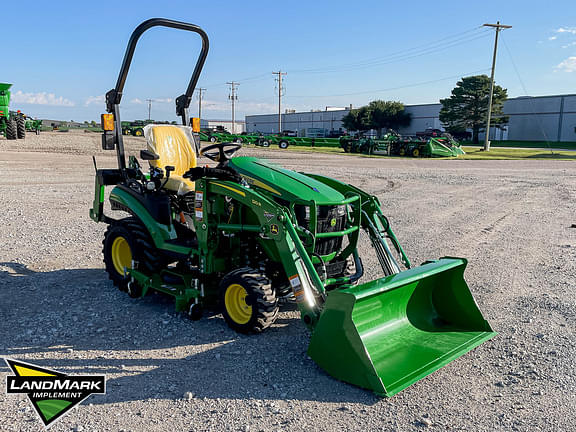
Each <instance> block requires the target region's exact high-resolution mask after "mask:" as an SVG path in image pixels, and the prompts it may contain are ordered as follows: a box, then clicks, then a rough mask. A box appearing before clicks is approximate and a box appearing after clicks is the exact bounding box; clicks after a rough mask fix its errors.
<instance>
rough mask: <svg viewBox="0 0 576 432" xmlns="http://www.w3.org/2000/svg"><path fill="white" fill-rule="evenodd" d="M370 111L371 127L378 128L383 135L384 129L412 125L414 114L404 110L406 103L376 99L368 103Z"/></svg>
mask: <svg viewBox="0 0 576 432" xmlns="http://www.w3.org/2000/svg"><path fill="white" fill-rule="evenodd" d="M368 110H369V111H370V123H371V124H370V126H371V129H377V130H378V135H379V136H381V135H382V129H384V128H386V129H398V128H399V127H402V126H408V125H410V122H411V121H412V116H411V115H410V113H407V112H406V111H404V104H403V103H402V102H395V101H383V100H376V101H372V102H370V104H369V105H368Z"/></svg>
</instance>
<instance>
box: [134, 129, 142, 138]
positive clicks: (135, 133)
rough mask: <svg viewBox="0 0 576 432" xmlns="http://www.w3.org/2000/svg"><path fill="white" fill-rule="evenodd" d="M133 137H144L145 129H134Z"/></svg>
mask: <svg viewBox="0 0 576 432" xmlns="http://www.w3.org/2000/svg"><path fill="white" fill-rule="evenodd" d="M132 135H134V136H137V137H141V136H144V129H142V128H138V129H134V131H133V132H132Z"/></svg>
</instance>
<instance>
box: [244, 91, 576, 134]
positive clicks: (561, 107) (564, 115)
mask: <svg viewBox="0 0 576 432" xmlns="http://www.w3.org/2000/svg"><path fill="white" fill-rule="evenodd" d="M441 107H442V105H441V104H439V103H436V104H422V105H406V111H407V112H409V113H410V114H412V122H411V123H410V126H408V127H406V128H401V129H400V130H399V132H400V133H401V134H404V135H415V134H416V132H420V131H424V130H425V129H427V128H434V129H442V123H441V122H440V118H439V114H440V108H441ZM349 110H350V108H345V109H338V110H332V109H329V108H328V109H327V110H326V111H310V112H294V113H285V114H282V129H283V130H290V131H295V132H297V133H298V136H325V135H327V134H329V133H330V131H340V130H343V129H344V128H343V126H342V122H341V119H342V117H344V116H345V115H346V114H347V113H348V112H349ZM504 114H506V115H508V116H510V121H509V123H508V126H507V128H506V130H498V129H492V130H491V132H490V137H491V139H495V140H511V141H549V142H576V94H567V95H554V96H534V97H530V96H522V97H517V98H511V99H508V100H507V101H506V102H504ZM246 131H247V132H262V133H264V134H267V133H277V132H278V114H265V115H251V116H246ZM481 139H483V136H481Z"/></svg>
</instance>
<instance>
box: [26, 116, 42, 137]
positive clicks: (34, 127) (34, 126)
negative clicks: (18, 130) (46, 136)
mask: <svg viewBox="0 0 576 432" xmlns="http://www.w3.org/2000/svg"><path fill="white" fill-rule="evenodd" d="M25 118H26V124H25V126H26V131H28V132H34V133H35V134H36V135H39V134H40V131H41V130H42V120H38V119H32V118H29V117H25Z"/></svg>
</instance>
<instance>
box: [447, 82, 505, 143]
mask: <svg viewBox="0 0 576 432" xmlns="http://www.w3.org/2000/svg"><path fill="white" fill-rule="evenodd" d="M489 97H490V78H489V77H488V76H487V75H475V76H469V77H465V78H462V80H461V81H458V82H457V83H456V87H454V89H452V96H450V97H449V98H447V99H441V100H440V103H441V104H442V109H440V121H441V122H442V123H444V125H445V126H446V129H447V130H448V132H458V131H462V130H465V129H472V141H473V142H474V144H478V134H479V133H480V131H482V130H485V128H486V116H487V115H488V101H489ZM507 97H508V92H507V90H506V89H505V88H502V87H500V86H499V85H494V96H493V98H492V120H491V122H490V125H491V126H494V127H497V128H502V127H503V126H504V125H506V124H508V120H509V117H508V116H505V115H504V112H503V107H504V101H505V100H506V99H507Z"/></svg>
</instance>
